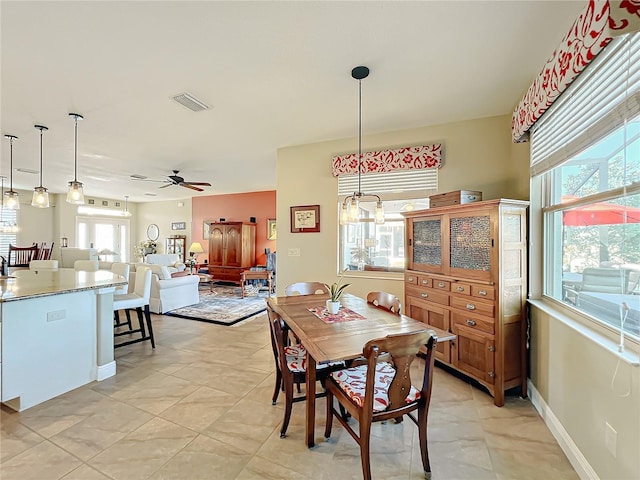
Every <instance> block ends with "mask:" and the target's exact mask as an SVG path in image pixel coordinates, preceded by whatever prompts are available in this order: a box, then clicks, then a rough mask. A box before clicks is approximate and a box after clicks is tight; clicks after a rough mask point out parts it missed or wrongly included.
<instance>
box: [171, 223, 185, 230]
mask: <svg viewBox="0 0 640 480" xmlns="http://www.w3.org/2000/svg"><path fill="white" fill-rule="evenodd" d="M186 229H187V224H186V222H171V230H186Z"/></svg>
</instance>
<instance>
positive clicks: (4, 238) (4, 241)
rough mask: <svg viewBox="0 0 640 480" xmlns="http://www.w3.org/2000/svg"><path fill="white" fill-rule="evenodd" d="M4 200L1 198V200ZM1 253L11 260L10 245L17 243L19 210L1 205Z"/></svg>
mask: <svg viewBox="0 0 640 480" xmlns="http://www.w3.org/2000/svg"><path fill="white" fill-rule="evenodd" d="M1 201H2V200H1V199H0V202H1ZM0 211H1V215H0V255H1V256H3V257H4V258H6V259H7V261H8V260H9V258H8V255H9V245H10V244H11V245H17V241H18V237H17V233H16V232H17V231H18V229H17V227H15V225H17V223H18V212H17V210H8V209H5V208H4V207H2V206H0Z"/></svg>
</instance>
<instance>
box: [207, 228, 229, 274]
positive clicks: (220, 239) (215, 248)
mask: <svg viewBox="0 0 640 480" xmlns="http://www.w3.org/2000/svg"><path fill="white" fill-rule="evenodd" d="M224 232H225V226H224V225H215V224H211V227H210V229H209V235H210V236H209V264H210V265H213V266H216V267H221V266H222V265H223V262H224V243H225V239H224V238H225V236H224Z"/></svg>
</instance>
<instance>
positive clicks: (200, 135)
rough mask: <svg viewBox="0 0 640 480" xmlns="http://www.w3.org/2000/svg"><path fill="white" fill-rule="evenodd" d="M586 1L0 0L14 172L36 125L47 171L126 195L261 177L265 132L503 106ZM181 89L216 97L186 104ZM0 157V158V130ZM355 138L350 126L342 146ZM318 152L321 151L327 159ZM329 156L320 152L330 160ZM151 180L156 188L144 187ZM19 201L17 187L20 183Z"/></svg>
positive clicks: (266, 175) (381, 124)
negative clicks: (181, 181) (200, 107)
mask: <svg viewBox="0 0 640 480" xmlns="http://www.w3.org/2000/svg"><path fill="white" fill-rule="evenodd" d="M583 7H584V2H582V1H553V2H551V1H495V2H488V1H471V2H462V1H422V2H405V1H387V2H373V1H369V2H307V1H300V2H284V1H260V2H239V1H234V2H217V1H215V2H210V1H209V2H207V1H198V2H186V1H158V2H128V1H125V2H116V1H102V2H100V1H95V2H94V1H92V2H29V1H20V2H7V1H2V2H1V3H0V9H1V10H0V15H1V17H0V18H1V28H2V31H1V41H2V44H1V48H2V50H1V54H2V57H1V62H2V73H1V75H2V77H1V80H2V83H1V95H2V97H1V107H2V111H1V114H2V116H1V117H0V118H1V127H2V133H3V134H14V135H17V136H19V137H20V139H19V140H16V141H15V143H14V156H13V164H14V177H13V184H14V188H21V189H26V190H31V189H33V187H35V186H37V185H38V183H39V179H38V175H37V174H28V173H22V172H16V171H15V169H16V168H27V169H32V170H38V168H39V131H38V130H36V129H35V128H34V127H33V125H34V124H38V123H40V124H44V125H46V126H48V127H49V131H48V132H45V134H44V169H43V175H44V179H43V185H44V186H45V187H48V188H49V191H51V192H57V193H62V192H64V191H65V190H66V183H67V182H68V181H69V180H72V179H73V120H72V119H71V118H70V117H69V116H68V113H69V112H77V113H80V114H82V115H84V117H85V120H84V121H82V122H80V123H79V126H78V151H79V156H78V159H79V160H78V180H80V181H82V182H84V184H85V193H86V194H87V195H89V196H95V197H106V198H114V199H118V198H120V199H121V198H123V197H124V195H130V198H131V200H132V201H151V200H153V199H156V200H169V199H176V198H185V197H191V196H192V194H197V193H196V192H193V191H191V190H188V189H186V188H182V187H177V186H172V187H169V188H163V189H158V186H160V185H161V184H160V183H151V182H143V181H134V180H131V179H130V177H129V176H130V175H131V174H139V175H144V176H146V177H149V178H150V179H158V180H161V179H163V178H165V176H166V175H170V174H171V170H173V169H177V170H180V172H181V173H180V174H181V175H182V176H184V178H185V180H187V181H208V182H211V184H212V187H208V188H205V191H204V192H203V193H202V194H201V195H212V194H222V193H234V192H247V191H259V190H270V189H274V188H275V186H276V169H275V165H276V156H277V149H278V148H280V147H285V146H289V145H298V144H305V143H311V142H319V141H324V140H331V139H336V138H345V137H355V136H356V135H357V119H358V116H357V107H358V86H357V81H356V80H354V79H352V78H351V74H350V72H351V69H352V68H353V67H354V66H357V65H366V66H368V67H369V68H370V69H371V74H370V76H369V77H368V78H367V79H365V80H363V84H362V92H363V93H362V95H363V120H362V123H363V125H362V128H363V135H365V136H366V135H367V134H371V133H376V132H383V131H391V130H399V129H405V128H412V127H418V126H424V125H429V124H438V123H446V122H451V121H458V120H463V119H472V118H480V117H487V116H493V115H500V114H507V113H510V112H511V111H512V110H513V108H514V106H515V104H516V103H517V101H518V100H519V99H520V97H521V96H522V94H523V93H524V91H525V90H526V88H527V87H528V86H529V84H530V83H531V81H532V80H533V78H534V77H535V75H536V74H537V73H538V72H539V71H540V69H541V68H542V65H543V64H544V61H545V60H546V59H547V58H548V57H549V55H550V54H551V53H552V51H553V49H554V48H555V47H556V46H557V45H558V44H559V42H560V41H561V39H562V38H563V36H564V35H565V33H566V32H567V31H568V29H569V27H570V25H571V23H572V22H573V20H574V19H575V18H576V17H577V15H578V13H579V12H580V10H582V8H583ZM184 91H188V92H191V93H193V94H195V95H196V96H197V97H198V98H200V99H202V100H203V101H205V102H206V103H208V104H209V105H211V106H212V107H213V108H212V109H210V110H207V111H202V112H199V113H193V112H191V111H189V110H187V109H185V108H184V107H182V106H180V105H178V104H177V103H175V102H174V101H173V100H171V98H170V97H171V96H173V95H175V94H177V93H180V92H184ZM2 142H3V143H2V149H1V151H2V164H1V172H2V174H3V175H6V176H8V173H9V142H8V140H6V139H4V138H2ZM356 149H357V143H356V142H355V141H354V151H355V150H356ZM328 165H329V164H328ZM328 165H327V168H329V166H328ZM145 193H155V194H157V196H156V197H149V196H145ZM23 201H28V199H23Z"/></svg>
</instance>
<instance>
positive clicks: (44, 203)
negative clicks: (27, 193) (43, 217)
mask: <svg viewBox="0 0 640 480" xmlns="http://www.w3.org/2000/svg"><path fill="white" fill-rule="evenodd" d="M31 206H32V207H38V208H49V193H48V192H47V189H46V188H44V187H36V188H35V190H34V191H33V197H32V198H31Z"/></svg>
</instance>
